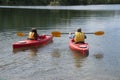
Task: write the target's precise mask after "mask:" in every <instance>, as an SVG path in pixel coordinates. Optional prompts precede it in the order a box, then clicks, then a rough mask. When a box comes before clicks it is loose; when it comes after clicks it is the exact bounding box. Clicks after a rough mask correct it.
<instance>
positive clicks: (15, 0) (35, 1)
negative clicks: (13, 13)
mask: <svg viewBox="0 0 120 80" xmlns="http://www.w3.org/2000/svg"><path fill="white" fill-rule="evenodd" d="M51 3H52V4H54V3H55V4H56V3H57V4H56V5H89V4H120V0H0V5H49V4H51Z"/></svg>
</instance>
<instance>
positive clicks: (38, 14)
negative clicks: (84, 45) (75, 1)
mask: <svg viewBox="0 0 120 80" xmlns="http://www.w3.org/2000/svg"><path fill="white" fill-rule="evenodd" d="M0 7H1V8H0V80H120V69H119V66H120V51H119V49H120V48H119V47H120V43H119V41H120V5H98V6H95V5H93V6H67V7H65V6H61V7H60V6H53V7H51V6H41V7H40V6H34V7H32V6H28V7H27V6H19V7H18V6H12V7H10V6H0ZM32 27H35V28H37V29H38V33H39V34H51V32H52V31H60V32H75V31H76V29H77V28H82V30H83V31H84V32H96V31H104V32H105V34H104V35H103V36H97V35H94V34H86V35H87V39H86V42H88V43H89V46H90V49H89V55H88V56H83V55H80V54H77V53H75V52H73V51H71V50H70V49H69V46H68V41H69V38H68V35H67V34H63V35H61V37H54V38H53V42H52V43H50V44H48V45H46V46H42V47H40V48H38V49H28V50H23V51H18V52H16V53H14V52H13V49H12V43H14V42H16V41H20V40H25V39H26V38H27V36H23V37H19V36H17V35H16V33H17V32H23V33H25V34H28V32H29V31H30V29H31V28H32Z"/></svg>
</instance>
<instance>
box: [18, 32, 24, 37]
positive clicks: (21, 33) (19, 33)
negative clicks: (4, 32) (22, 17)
mask: <svg viewBox="0 0 120 80" xmlns="http://www.w3.org/2000/svg"><path fill="white" fill-rule="evenodd" d="M17 36H20V37H23V36H25V34H24V33H23V32H17Z"/></svg>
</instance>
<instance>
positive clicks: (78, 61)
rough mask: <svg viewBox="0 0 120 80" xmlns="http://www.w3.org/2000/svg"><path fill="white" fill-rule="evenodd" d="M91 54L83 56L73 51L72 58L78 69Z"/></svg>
mask: <svg viewBox="0 0 120 80" xmlns="http://www.w3.org/2000/svg"><path fill="white" fill-rule="evenodd" d="M88 55H89V53H86V54H81V53H79V52H76V51H72V56H73V58H74V60H75V61H74V63H75V66H76V67H77V68H79V67H81V66H82V63H83V61H84V60H85V58H86V57H88Z"/></svg>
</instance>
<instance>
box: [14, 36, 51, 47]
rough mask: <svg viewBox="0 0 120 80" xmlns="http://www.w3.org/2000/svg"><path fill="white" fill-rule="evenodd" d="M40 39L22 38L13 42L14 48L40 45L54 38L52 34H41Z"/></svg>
mask: <svg viewBox="0 0 120 80" xmlns="http://www.w3.org/2000/svg"><path fill="white" fill-rule="evenodd" d="M39 38H40V39H38V40H22V41H18V42H15V43H13V45H12V46H13V49H18V48H25V47H39V46H42V45H46V44H47V43H49V42H51V41H52V39H53V36H52V35H41V36H39Z"/></svg>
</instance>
